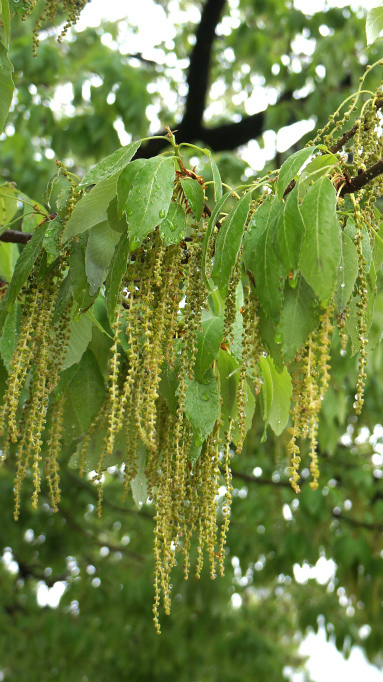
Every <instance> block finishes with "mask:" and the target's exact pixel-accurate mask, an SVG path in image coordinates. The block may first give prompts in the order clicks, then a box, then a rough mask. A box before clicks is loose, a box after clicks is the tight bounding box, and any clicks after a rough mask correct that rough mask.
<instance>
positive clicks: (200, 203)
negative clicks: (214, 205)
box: [181, 178, 205, 222]
mask: <svg viewBox="0 0 383 682" xmlns="http://www.w3.org/2000/svg"><path fill="white" fill-rule="evenodd" d="M181 186H182V189H183V191H184V194H185V197H186V199H187V200H188V203H189V206H190V208H191V210H192V211H193V213H194V215H195V219H196V220H197V222H198V220H201V218H202V213H203V207H204V205H205V195H204V191H203V188H202V186H201V185H200V184H199V182H198V180H193V178H182V180H181Z"/></svg>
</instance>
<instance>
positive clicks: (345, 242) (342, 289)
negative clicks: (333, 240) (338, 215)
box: [335, 232, 358, 313]
mask: <svg viewBox="0 0 383 682" xmlns="http://www.w3.org/2000/svg"><path fill="white" fill-rule="evenodd" d="M357 276H358V252H357V250H356V246H355V244H354V242H353V241H352V240H351V239H350V237H349V236H348V235H347V234H346V233H345V232H343V233H342V255H341V259H340V265H339V271H338V278H337V289H336V294H335V305H336V307H337V309H338V311H339V313H342V312H343V311H344V309H345V308H346V306H347V303H348V302H349V300H350V297H351V294H352V292H353V289H354V285H355V281H356V278H357Z"/></svg>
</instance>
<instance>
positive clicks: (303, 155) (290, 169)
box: [277, 147, 316, 199]
mask: <svg viewBox="0 0 383 682" xmlns="http://www.w3.org/2000/svg"><path fill="white" fill-rule="evenodd" d="M315 149H316V147H305V148H304V149H300V150H299V151H298V152H295V154H292V155H291V156H289V158H288V159H286V161H285V162H284V163H283V164H282V167H281V170H280V171H279V177H278V183H277V193H278V199H282V197H283V194H284V191H285V189H286V187H287V185H288V184H289V182H291V180H293V178H294V177H295V176H296V175H297V173H299V171H300V169H301V168H302V166H303V164H305V163H306V161H307V159H308V158H309V157H310V156H311V154H313V153H314V152H315Z"/></svg>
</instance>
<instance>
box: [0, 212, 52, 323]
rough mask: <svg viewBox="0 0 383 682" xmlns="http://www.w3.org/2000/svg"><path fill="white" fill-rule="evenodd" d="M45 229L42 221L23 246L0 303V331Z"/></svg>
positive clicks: (38, 252)
mask: <svg viewBox="0 0 383 682" xmlns="http://www.w3.org/2000/svg"><path fill="white" fill-rule="evenodd" d="M45 229H46V223H43V224H42V225H40V227H38V228H36V230H35V232H34V234H33V237H32V239H31V240H30V241H29V242H28V244H26V246H24V248H23V250H22V252H21V254H20V256H19V258H18V260H17V262H16V265H15V269H14V272H13V276H12V280H11V282H10V284H9V286H8V287H7V291H6V293H5V296H4V298H3V300H2V303H1V305H0V333H1V331H2V329H3V325H4V322H5V318H6V316H7V313H9V312H11V311H12V309H13V305H14V303H15V301H16V298H17V296H18V295H19V293H20V291H21V288H22V286H23V285H24V283H25V282H26V280H27V278H28V277H29V275H30V273H31V272H32V268H33V266H34V264H35V263H36V261H37V259H38V257H39V255H40V253H41V250H42V248H43V240H44V234H45Z"/></svg>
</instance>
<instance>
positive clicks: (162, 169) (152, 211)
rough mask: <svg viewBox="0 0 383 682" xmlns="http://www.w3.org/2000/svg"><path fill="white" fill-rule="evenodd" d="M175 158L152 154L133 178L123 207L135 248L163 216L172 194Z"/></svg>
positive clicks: (165, 213) (158, 223)
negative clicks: (153, 155)
mask: <svg viewBox="0 0 383 682" xmlns="http://www.w3.org/2000/svg"><path fill="white" fill-rule="evenodd" d="M174 176H175V167H174V158H173V157H170V158H169V157H166V156H155V157H153V158H152V159H149V160H148V161H146V162H145V164H144V166H142V168H140V170H139V171H138V173H137V175H136V176H135V178H134V183H133V186H132V188H131V190H130V192H129V195H128V198H127V201H126V203H125V205H124V208H123V210H124V211H125V213H126V217H127V220H128V224H129V239H130V243H131V245H132V246H133V247H134V248H135V247H137V246H138V245H139V244H140V243H141V242H142V240H143V239H145V237H146V235H147V234H149V232H152V231H153V230H154V229H155V228H156V227H157V225H160V224H161V222H162V221H163V220H164V219H165V218H166V216H167V213H168V211H169V206H170V201H171V198H172V194H173V185H174Z"/></svg>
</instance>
